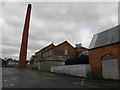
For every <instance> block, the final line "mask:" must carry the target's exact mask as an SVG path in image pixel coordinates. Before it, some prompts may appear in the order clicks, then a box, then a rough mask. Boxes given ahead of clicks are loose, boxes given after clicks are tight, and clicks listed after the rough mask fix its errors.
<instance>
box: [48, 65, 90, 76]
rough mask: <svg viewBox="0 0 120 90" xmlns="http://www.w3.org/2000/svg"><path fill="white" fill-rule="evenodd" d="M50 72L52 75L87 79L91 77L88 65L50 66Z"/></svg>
mask: <svg viewBox="0 0 120 90" xmlns="http://www.w3.org/2000/svg"><path fill="white" fill-rule="evenodd" d="M50 71H51V72H54V73H62V74H68V75H74V76H80V77H89V76H90V75H91V66H90V65H89V64H79V65H65V66H51V68H50Z"/></svg>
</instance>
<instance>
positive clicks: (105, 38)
mask: <svg viewBox="0 0 120 90" xmlns="http://www.w3.org/2000/svg"><path fill="white" fill-rule="evenodd" d="M118 42H120V25H118V26H116V27H113V28H111V29H108V30H106V31H103V32H101V33H97V34H95V35H94V36H93V38H92V41H91V43H90V46H89V49H93V48H97V47H101V46H106V45H110V44H114V43H118Z"/></svg>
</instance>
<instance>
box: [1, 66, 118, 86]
mask: <svg viewBox="0 0 120 90" xmlns="http://www.w3.org/2000/svg"><path fill="white" fill-rule="evenodd" d="M38 73H40V72H39V71H36V70H31V69H21V68H12V67H4V68H3V69H2V87H3V88H118V86H119V85H120V83H119V82H116V81H105V80H92V79H85V78H79V77H73V76H68V75H60V74H57V75H56V76H54V77H45V76H40V75H38Z"/></svg>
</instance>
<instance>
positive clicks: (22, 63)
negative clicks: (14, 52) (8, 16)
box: [18, 4, 31, 68]
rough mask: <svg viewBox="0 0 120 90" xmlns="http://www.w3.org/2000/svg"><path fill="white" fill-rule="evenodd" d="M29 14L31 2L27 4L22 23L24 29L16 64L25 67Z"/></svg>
mask: <svg viewBox="0 0 120 90" xmlns="http://www.w3.org/2000/svg"><path fill="white" fill-rule="evenodd" d="M30 14H31V4H28V8H27V14H26V18H25V24H24V30H23V36H22V42H21V48H20V55H19V64H18V66H19V67H21V68H24V67H26V58H27V44H28V34H29V22H30Z"/></svg>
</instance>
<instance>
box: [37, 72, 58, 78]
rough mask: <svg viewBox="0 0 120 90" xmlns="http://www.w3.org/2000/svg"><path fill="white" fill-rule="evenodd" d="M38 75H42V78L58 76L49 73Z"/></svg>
mask: <svg viewBox="0 0 120 90" xmlns="http://www.w3.org/2000/svg"><path fill="white" fill-rule="evenodd" d="M38 75H40V76H45V77H54V76H56V74H53V73H47V72H44V73H39V74H38Z"/></svg>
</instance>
